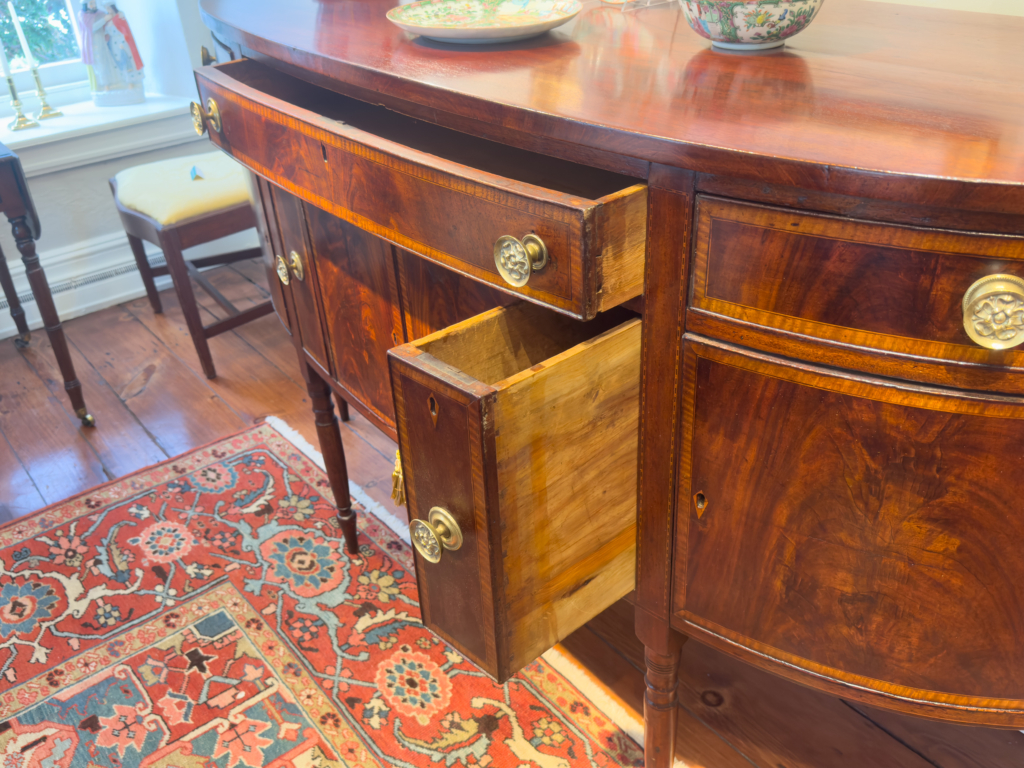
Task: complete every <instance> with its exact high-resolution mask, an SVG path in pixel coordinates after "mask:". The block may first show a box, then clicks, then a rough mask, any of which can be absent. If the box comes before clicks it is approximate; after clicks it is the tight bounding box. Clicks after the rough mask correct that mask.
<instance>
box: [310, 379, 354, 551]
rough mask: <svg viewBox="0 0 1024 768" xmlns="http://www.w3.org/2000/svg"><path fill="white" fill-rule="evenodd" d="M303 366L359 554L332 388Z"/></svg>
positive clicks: (349, 540) (346, 529) (345, 526)
mask: <svg viewBox="0 0 1024 768" xmlns="http://www.w3.org/2000/svg"><path fill="white" fill-rule="evenodd" d="M302 367H303V371H304V374H305V378H306V390H307V391H308V392H309V397H310V400H312V402H313V415H314V416H315V417H316V435H317V438H318V440H319V441H320V452H321V453H322V454H323V457H324V467H325V469H326V470H327V479H328V480H329V481H330V483H331V490H332V491H334V502H335V504H337V505H338V526H339V527H340V528H341V532H342V533H343V534H344V536H345V548H346V549H347V550H348V552H349V554H352V555H358V554H359V542H358V540H357V535H356V513H355V512H354V511H352V497H351V496H350V495H349V492H348V467H347V466H346V465H345V448H344V447H343V446H342V444H341V429H340V428H339V427H338V417H337V416H335V414H334V402H333V401H332V400H331V388H330V386H329V385H328V384H327V382H326V381H324V380H323V378H322V377H321V376H320V374H318V373H317V372H316V371H315V370H313V369H312V368H311V367H310V366H309V365H308V364H306V363H305V362H302Z"/></svg>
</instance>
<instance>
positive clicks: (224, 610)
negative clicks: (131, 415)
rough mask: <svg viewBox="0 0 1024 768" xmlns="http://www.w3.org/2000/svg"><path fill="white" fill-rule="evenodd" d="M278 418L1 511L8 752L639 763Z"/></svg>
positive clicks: (363, 761) (167, 762)
mask: <svg viewBox="0 0 1024 768" xmlns="http://www.w3.org/2000/svg"><path fill="white" fill-rule="evenodd" d="M331 498H332V497H331V495H330V489H329V487H328V485H327V481H326V477H325V475H324V473H323V472H322V471H321V470H320V469H319V468H318V467H317V466H316V465H315V464H313V462H312V461H310V460H309V459H308V458H307V457H306V456H304V455H303V454H302V453H301V452H300V451H299V450H298V449H297V448H296V447H295V446H294V445H292V444H291V443H290V442H288V441H287V440H286V439H285V438H284V437H282V436H281V434H280V433H278V432H277V431H275V430H274V429H273V428H272V427H270V426H268V425H261V426H258V427H255V428H253V429H250V430H248V431H246V432H244V433H242V434H240V435H236V436H234V437H231V438H227V439H225V440H222V441H221V442H219V443H216V444H214V445H211V446H208V447H206V448H202V449H199V450H196V451H193V452H192V453H189V454H186V455H184V456H180V457H178V458H176V459H172V460H170V461H167V462H165V463H163V464H159V465H157V466H154V467H151V468H149V469H146V470H143V471H141V472H138V473H136V474H134V475H131V476H129V477H126V478H123V479H121V480H117V481H115V482H113V483H110V484H108V485H105V486H102V487H100V488H97V489H95V490H93V491H90V492H89V493H86V494H83V495H82V496H79V497H76V498H73V499H70V500H68V501H65V502H63V503H60V504H56V505H54V506H52V507H49V508H47V509H44V510H42V511H41V512H37V513H36V514H34V515H32V516H30V517H28V518H24V519H21V520H17V521H14V522H13V523H10V524H8V525H6V526H4V527H2V528H0V768H29V766H32V767H33V768H36V767H38V768H93V767H94V766H95V767H97V768H98V767H99V766H118V767H119V768H127V767H129V766H159V767H162V768H200V767H202V768H213V767H214V766H216V767H217V768H236V767H239V766H249V767H250V768H264V767H265V768H313V767H314V766H352V767H353V768H357V767H359V766H367V767H370V766H399V767H401V768H411V767H412V766H423V767H424V768H426V766H433V767H436V768H441V766H444V768H452V767H453V766H456V765H463V766H493V767H494V768H498V767H499V766H500V767H502V768H504V767H506V766H507V767H508V768H518V767H519V766H537V767H538V768H569V767H570V766H616V765H631V766H639V765H642V763H643V754H642V751H641V750H640V748H639V747H638V746H637V745H636V744H635V743H634V742H633V741H632V740H630V739H629V737H627V736H626V735H625V734H624V733H623V732H622V731H621V730H619V728H618V727H616V726H615V725H614V724H612V723H611V722H610V721H609V719H608V718H607V717H606V716H605V715H604V714H603V713H602V712H601V711H599V710H598V709H597V707H596V706H595V705H594V704H593V702H591V701H588V700H587V699H586V698H585V697H584V696H583V694H581V693H580V691H579V690H577V689H576V688H574V687H573V686H572V685H571V684H570V683H569V682H568V681H567V680H566V679H565V678H564V677H563V676H562V675H561V674H560V673H558V672H557V671H555V670H554V669H553V668H552V667H551V666H549V665H548V663H547V662H545V661H544V660H538V661H536V662H534V663H533V664H531V665H530V666H529V667H527V668H526V669H525V670H523V672H522V673H520V674H519V675H517V676H516V677H515V678H514V679H512V680H511V681H509V682H508V683H507V684H505V685H502V686H499V685H496V684H495V683H494V682H493V681H492V680H490V678H488V677H487V676H486V675H485V674H484V673H483V672H481V671H480V670H479V669H478V668H477V667H476V666H474V665H473V664H472V663H471V662H469V661H468V660H466V659H464V658H463V657H462V656H460V655H459V654H458V653H456V652H455V651H454V650H453V649H452V648H450V647H449V646H447V645H446V644H445V643H444V642H442V641H441V640H440V639H438V638H437V637H435V636H434V635H433V634H432V633H431V632H429V631H428V630H427V629H426V628H424V627H423V626H422V624H421V623H420V613H419V607H418V605H417V602H416V582H415V576H414V572H413V563H412V556H411V553H410V551H409V549H408V548H407V546H406V545H405V544H404V543H403V542H402V541H401V540H400V539H398V538H397V537H396V536H395V534H394V533H392V532H391V530H390V529H388V528H386V527H385V526H384V525H382V524H381V523H380V522H379V521H378V520H377V519H376V518H374V517H373V516H372V515H370V514H369V513H368V512H367V511H366V509H365V508H363V505H359V504H358V503H357V504H356V508H357V511H358V513H359V521H360V532H361V542H362V550H361V553H360V557H358V558H352V557H349V556H348V555H347V554H346V553H345V551H344V547H343V544H342V541H341V535H340V531H338V530H337V529H336V528H335V527H334V525H333V522H332V520H333V516H334V507H333V504H332V503H331Z"/></svg>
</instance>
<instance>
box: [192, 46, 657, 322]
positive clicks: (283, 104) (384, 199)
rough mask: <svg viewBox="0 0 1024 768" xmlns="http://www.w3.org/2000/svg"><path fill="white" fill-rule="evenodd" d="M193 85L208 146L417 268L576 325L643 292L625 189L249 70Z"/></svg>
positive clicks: (617, 180)
mask: <svg viewBox="0 0 1024 768" xmlns="http://www.w3.org/2000/svg"><path fill="white" fill-rule="evenodd" d="M196 83H197V85H198V87H199V92H200V95H201V100H202V103H203V104H204V105H205V108H206V109H208V110H209V111H210V112H211V113H212V112H213V111H214V110H213V109H212V108H211V107H210V104H211V100H212V104H213V105H214V106H215V111H216V114H217V119H210V118H209V117H207V118H206V119H205V120H202V121H201V124H204V125H206V126H207V127H208V128H209V132H210V138H211V139H212V140H213V142H214V144H216V145H217V146H219V147H220V148H221V149H223V150H225V151H226V152H228V153H229V154H231V155H232V156H233V157H235V158H236V159H237V160H239V161H240V162H242V163H243V164H245V165H246V166H248V167H249V168H250V169H251V170H253V171H255V172H256V173H258V174H260V175H261V176H263V177H265V178H267V179H269V180H270V181H272V182H274V183H275V184H278V185H280V186H282V187H284V188H285V189H287V190H289V191H290V192H292V193H293V194H295V195H296V196H298V197H300V198H302V199H303V200H305V201H307V202H309V203H312V204H313V205H316V206H318V207H320V208H323V209H324V210H326V211H328V212H330V213H332V214H334V215H335V216H338V217H340V218H342V219H344V220H346V221H348V222H350V223H353V224H355V225H357V226H358V227H360V228H362V229H365V230H366V231H368V232H371V233H372V234H375V235H377V236H379V237H382V238H384V239H386V240H388V241H390V242H392V243H395V244H397V245H399V246H401V247H402V248H405V249H407V250H409V251H412V252H413V253H415V254H417V255H419V256H422V257H423V258H426V259H430V260H432V261H435V262H437V263H439V264H442V265H444V266H445V267H447V268H449V269H452V270H455V271H457V272H460V273H462V274H465V275H468V276H469V277H472V278H474V279H476V280H480V281H483V282H486V283H490V284H492V285H494V286H495V287H498V288H501V289H503V290H506V291H509V292H513V293H515V294H517V295H519V296H521V297H523V298H525V299H528V300H530V301H534V302H537V303H541V304H545V305H546V306H549V307H551V308H552V309H556V310H558V311H560V312H563V313H565V314H569V315H572V316H574V317H577V318H581V319H592V318H593V317H595V316H596V315H597V313H598V312H601V311H604V310H606V309H609V308H612V307H615V306H618V305H619V304H622V303H623V302H625V301H627V300H629V299H631V298H634V297H636V296H639V295H640V293H641V291H642V288H643V269H644V253H645V247H646V236H647V186H646V184H644V183H643V182H641V181H638V180H637V179H633V178H630V177H628V176H622V175H619V174H616V173H612V172H609V171H604V170H600V169H596V168H591V167H588V166H584V165H579V164H576V163H572V162H569V161H565V160H560V159H557V158H553V157H548V156H546V155H539V154H536V153H532V152H527V151H525V150H520V149H516V148H513V147H507V146H503V145H501V144H497V143H494V142H490V141H487V140H484V139H479V138H475V137H472V136H468V135H466V134H462V133H458V132H457V131H453V130H450V129H446V128H441V127H439V126H436V125H433V124H430V123H425V122H422V121H418V120H414V119H412V118H408V117H405V116H403V115H400V114H398V113H396V112H392V111H389V110H387V109H385V108H383V107H379V106H374V105H371V104H367V103H365V102H361V101H357V100H355V99H351V98H348V97H346V96H343V95H341V94H338V93H335V92H333V91H329V90H326V89H323V88H318V87H317V86H315V85H312V84H310V83H308V82H305V81H302V80H299V79H296V78H293V77H290V76H289V75H286V74H283V73H281V72H278V71H276V70H273V69H270V68H268V67H266V66H263V65H261V64H259V63H256V62H254V61H248V60H242V61H236V62H231V63H228V64H224V65H220V66H217V67H204V68H202V69H199V70H197V71H196ZM502 238H505V239H502ZM499 240H500V241H501V242H500V243H499ZM499 257H500V259H499ZM498 260H500V261H501V262H502V266H501V268H499V265H498V263H497V261H498ZM503 270H504V271H503Z"/></svg>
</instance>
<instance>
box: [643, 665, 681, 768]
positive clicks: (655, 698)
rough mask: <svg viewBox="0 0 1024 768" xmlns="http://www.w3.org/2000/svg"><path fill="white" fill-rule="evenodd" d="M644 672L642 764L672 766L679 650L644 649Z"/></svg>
mask: <svg viewBox="0 0 1024 768" xmlns="http://www.w3.org/2000/svg"><path fill="white" fill-rule="evenodd" d="M644 659H645V660H646V662H647V674H646V676H645V677H644V681H645V682H646V683H647V691H646V693H645V694H644V766H645V768H671V766H672V762H673V757H674V755H675V751H676V687H677V686H678V684H679V677H678V673H679V650H678V649H676V650H675V651H674V652H673V653H669V654H662V653H657V652H656V651H654V650H652V649H651V648H646V649H645V650H644Z"/></svg>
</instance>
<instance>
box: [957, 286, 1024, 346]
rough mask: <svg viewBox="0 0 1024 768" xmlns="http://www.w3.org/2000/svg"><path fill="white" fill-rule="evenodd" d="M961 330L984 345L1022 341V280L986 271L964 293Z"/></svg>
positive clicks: (1023, 288) (1010, 343) (1023, 341)
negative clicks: (987, 273) (985, 273)
mask: <svg viewBox="0 0 1024 768" xmlns="http://www.w3.org/2000/svg"><path fill="white" fill-rule="evenodd" d="M963 309H964V330H965V331H967V335H968V336H970V337H971V339H972V340H973V341H974V342H976V343H977V344H979V345H980V346H982V347H985V348H986V349H1010V348H1011V347H1016V346H1017V345H1018V344H1021V343H1024V280H1021V279H1020V278H1019V277H1015V276H1014V275H986V276H985V277H983V278H981V279H980V280H978V281H976V282H975V283H974V284H973V285H972V286H971V287H970V288H968V289H967V293H965V294H964V306H963Z"/></svg>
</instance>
